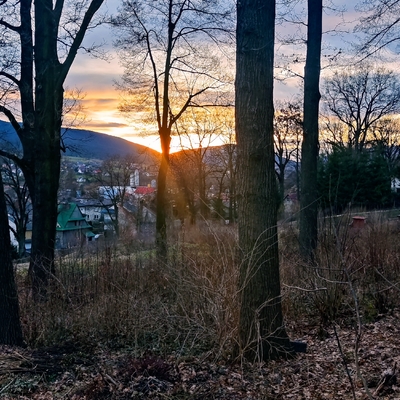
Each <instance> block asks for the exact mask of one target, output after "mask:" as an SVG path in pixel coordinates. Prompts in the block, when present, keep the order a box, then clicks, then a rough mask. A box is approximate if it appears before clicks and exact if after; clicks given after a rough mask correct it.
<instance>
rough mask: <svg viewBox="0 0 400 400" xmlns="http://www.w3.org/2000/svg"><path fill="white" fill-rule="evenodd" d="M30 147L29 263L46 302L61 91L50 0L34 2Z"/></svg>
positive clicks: (54, 213)
mask: <svg viewBox="0 0 400 400" xmlns="http://www.w3.org/2000/svg"><path fill="white" fill-rule="evenodd" d="M35 15H40V17H41V18H40V21H38V20H37V19H36V21H35V25H36V29H35V71H36V77H35V105H36V113H35V117H36V118H35V126H34V129H35V144H34V148H33V149H29V150H28V149H25V148H24V151H28V152H29V151H34V152H35V154H34V155H32V158H33V159H34V170H33V171H31V173H32V172H33V174H34V176H33V177H32V178H31V179H30V180H29V181H33V182H34V183H33V185H34V187H33V190H32V189H31V188H29V189H30V193H31V197H32V209H33V220H32V254H31V262H30V265H29V275H30V277H31V283H32V290H33V296H34V299H35V300H43V299H45V298H46V290H47V285H48V282H49V278H50V276H51V275H52V274H53V273H54V245H55V236H56V225H57V191H58V184H59V176H60V160H61V155H60V135H61V116H62V106H63V88H62V86H59V85H58V84H57V80H58V78H59V67H60V65H59V62H58V56H57V35H55V34H54V32H57V26H56V22H55V20H54V15H53V13H52V1H50V0H46V1H37V2H35Z"/></svg>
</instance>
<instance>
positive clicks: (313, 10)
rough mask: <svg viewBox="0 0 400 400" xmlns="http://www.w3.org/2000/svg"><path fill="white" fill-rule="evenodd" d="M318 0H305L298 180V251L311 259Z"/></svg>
mask: <svg viewBox="0 0 400 400" xmlns="http://www.w3.org/2000/svg"><path fill="white" fill-rule="evenodd" d="M321 41H322V0H308V29H307V57H306V65H305V74H304V120H303V144H302V149H301V182H300V190H301V192H300V238H299V243H300V252H301V254H302V256H303V258H304V259H305V260H306V261H312V260H313V258H314V251H315V249H316V247H317V239H318V187H317V171H318V150H319V146H318V136H319V131H318V130H319V127H318V119H319V101H320V97H321V95H320V92H319V78H320V72H321Z"/></svg>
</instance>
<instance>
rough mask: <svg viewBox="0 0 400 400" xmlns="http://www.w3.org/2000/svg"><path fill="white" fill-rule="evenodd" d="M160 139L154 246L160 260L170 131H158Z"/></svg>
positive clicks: (163, 246)
mask: <svg viewBox="0 0 400 400" xmlns="http://www.w3.org/2000/svg"><path fill="white" fill-rule="evenodd" d="M160 139H161V149H162V155H161V163H160V169H159V170H158V180H157V198H156V248H157V256H158V257H159V258H160V260H166V257H167V255H168V254H167V253H168V246H167V175H168V169H169V151H170V142H171V132H170V131H169V130H162V131H160Z"/></svg>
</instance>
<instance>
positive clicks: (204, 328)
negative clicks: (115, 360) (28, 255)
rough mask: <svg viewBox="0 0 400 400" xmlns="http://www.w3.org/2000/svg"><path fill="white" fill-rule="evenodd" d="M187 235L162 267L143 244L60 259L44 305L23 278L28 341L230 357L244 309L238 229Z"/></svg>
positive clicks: (23, 316) (108, 247)
mask: <svg viewBox="0 0 400 400" xmlns="http://www.w3.org/2000/svg"><path fill="white" fill-rule="evenodd" d="M221 229H223V231H221ZM185 235H186V237H185V240H184V241H183V240H182V239H180V240H178V241H177V242H175V243H174V244H173V245H171V251H170V257H169V260H165V261H162V262H160V261H157V259H156V258H155V256H154V255H155V253H154V251H153V250H140V249H138V248H137V246H134V247H133V248H132V249H131V251H129V249H127V248H126V246H124V247H123V248H121V247H118V246H115V245H105V246H104V247H103V248H98V249H97V250H96V251H93V250H92V251H91V252H86V251H84V250H81V251H80V252H77V253H74V254H70V255H68V256H63V257H59V258H58V259H57V265H56V271H57V274H56V276H55V277H54V279H53V282H52V286H51V288H50V292H49V301H47V302H44V303H33V302H32V301H31V298H30V296H29V291H28V290H26V289H25V287H24V278H23V277H22V276H21V275H20V278H19V287H20V308H21V319H22V324H23V329H24V334H25V339H26V341H27V342H28V344H29V345H30V346H32V347H37V346H43V345H51V344H55V343H60V342H62V341H68V340H73V341H79V342H82V343H87V344H91V343H96V344H104V345H107V346H112V347H115V346H125V347H126V346H127V347H130V348H131V349H132V351H135V352H137V353H141V352H145V351H148V350H150V351H152V352H158V353H170V352H176V353H178V354H180V355H185V354H195V353H199V352H201V353H204V352H205V351H209V352H211V353H215V356H218V357H219V356H221V355H224V354H227V353H228V352H229V348H230V347H231V346H232V341H233V340H234V338H235V332H236V325H237V315H236V314H237V310H238V307H237V303H236V302H237V296H236V292H237V290H236V288H237V268H236V265H235V259H234V258H235V257H234V251H235V250H234V249H235V234H234V231H233V230H232V229H231V228H229V227H220V226H217V227H214V228H211V227H210V226H205V227H204V229H201V230H194V229H193V230H187V231H186V232H185Z"/></svg>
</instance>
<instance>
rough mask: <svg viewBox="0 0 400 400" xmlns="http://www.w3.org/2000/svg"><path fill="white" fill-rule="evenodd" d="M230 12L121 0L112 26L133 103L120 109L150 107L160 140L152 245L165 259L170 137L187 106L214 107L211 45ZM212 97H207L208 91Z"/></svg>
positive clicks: (215, 1)
mask: <svg viewBox="0 0 400 400" xmlns="http://www.w3.org/2000/svg"><path fill="white" fill-rule="evenodd" d="M230 14H231V10H230V9H226V3H225V2H223V1H221V0H195V1H187V0H162V1H158V2H149V1H135V2H131V1H124V2H123V3H122V9H121V12H120V15H119V17H118V18H117V19H116V20H115V21H114V23H115V25H116V27H117V28H118V29H119V31H120V33H121V36H120V39H118V41H117V45H118V47H119V48H120V49H121V52H122V54H121V59H122V61H123V65H124V67H125V74H124V77H123V83H122V88H124V89H125V90H126V91H127V92H128V94H132V96H133V99H128V101H127V102H125V103H124V104H123V105H122V107H121V108H122V110H123V111H127V112H132V111H148V110H149V106H148V101H147V99H148V98H151V99H152V103H153V105H154V108H152V110H151V113H152V114H153V116H154V118H155V119H156V123H157V131H158V134H159V137H160V141H161V150H162V155H161V163H160V168H159V173H158V179H157V209H156V214H157V221H156V243H157V250H158V254H159V256H160V257H162V258H165V256H166V255H167V223H166V217H167V202H166V195H167V173H168V168H169V155H170V142H171V135H172V131H173V128H174V125H175V124H176V122H177V121H178V120H179V119H180V118H181V116H182V115H183V114H184V113H185V112H186V110H187V109H188V108H190V107H194V106H196V107H197V106H199V105H204V104H207V103H208V104H209V103H210V99H211V103H215V102H218V101H219V99H218V89H219V88H221V86H223V79H222V78H221V71H222V70H223V69H222V68H219V61H218V57H217V56H216V52H215V51H214V50H213V48H212V47H211V46H210V44H215V43H218V42H220V37H221V36H225V37H226V34H227V33H228V31H229V29H230ZM211 91H212V92H213V93H211V94H210V96H209V97H206V93H207V92H211Z"/></svg>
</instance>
